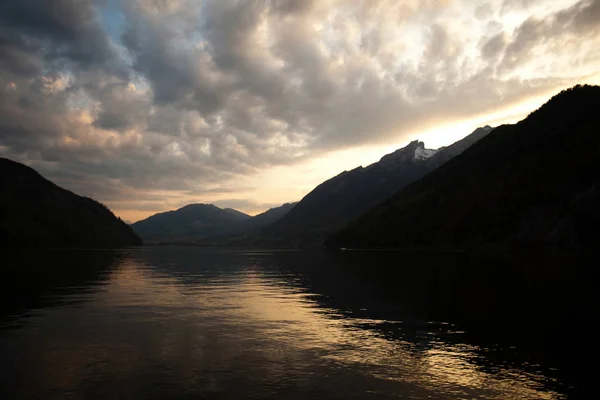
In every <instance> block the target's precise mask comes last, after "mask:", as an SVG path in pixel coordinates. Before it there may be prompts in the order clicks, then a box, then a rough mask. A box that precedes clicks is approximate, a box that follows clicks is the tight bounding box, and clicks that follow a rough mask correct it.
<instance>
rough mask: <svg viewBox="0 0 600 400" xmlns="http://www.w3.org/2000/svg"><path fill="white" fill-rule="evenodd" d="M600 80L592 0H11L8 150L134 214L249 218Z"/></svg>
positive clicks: (2, 34)
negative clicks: (388, 158) (393, 156)
mask: <svg viewBox="0 0 600 400" xmlns="http://www.w3.org/2000/svg"><path fill="white" fill-rule="evenodd" d="M578 83H592V84H600V0H579V1H577V0H490V1H485V0H483V1H474V0H422V1H418V0H405V1H402V0H53V1H45V0H3V1H2V2H0V157H7V158H10V159H13V160H16V161H19V162H23V163H25V164H27V165H29V166H31V167H33V168H35V169H37V170H38V171H39V172H40V173H42V174H43V175H44V176H45V177H47V178H48V179H51V180H52V181H54V182H55V183H57V184H59V185H61V186H63V187H65V188H67V189H70V190H72V191H74V192H76V193H78V194H81V195H85V196H89V197H92V198H94V199H96V200H98V201H101V202H102V203H104V204H106V205H107V206H109V207H110V208H111V209H112V210H113V211H114V212H115V214H117V215H119V216H120V217H122V218H123V219H126V220H129V221H137V220H139V219H142V218H145V217H147V216H149V215H152V214H154V213H157V212H162V211H166V210H171V209H176V208H179V207H181V206H183V205H186V204H189V203H214V204H216V205H218V206H221V207H233V208H236V209H239V210H241V211H244V212H247V213H249V214H256V213H258V212H261V211H264V210H266V209H268V208H270V207H273V206H277V205H280V204H283V203H285V202H290V201H297V200H300V199H301V198H302V197H303V196H304V195H305V194H307V193H308V192H309V191H310V190H311V189H313V188H314V187H315V186H316V185H318V184H319V183H321V182H322V181H324V180H326V179H328V178H330V177H332V176H335V175H337V174H338V173H340V172H342V171H344V170H348V169H353V168H355V167H357V166H359V165H367V164H369V163H372V162H375V161H377V160H378V159H380V158H381V157H382V156H383V155H385V154H386V153H389V152H392V151H394V150H395V149H397V148H400V147H402V146H404V145H406V144H407V143H408V142H410V141H411V140H414V139H420V140H423V141H424V142H425V144H426V146H427V147H428V148H437V147H440V146H444V145H448V144H451V143H452V142H454V141H456V140H458V139H460V138H462V137H464V136H466V135H467V134H469V133H470V132H472V131H473V130H475V129H476V128H477V127H479V126H483V125H487V124H489V125H492V126H497V125H499V124H502V123H512V122H516V121H518V120H520V119H522V118H523V117H525V116H526V115H527V114H528V113H529V112H531V111H533V110H534V109H536V108H537V107H539V106H540V105H541V104H543V103H544V102H545V101H546V100H547V99H548V98H549V97H550V96H551V95H553V94H556V93H557V92H558V91H560V90H562V89H565V88H567V87H570V86H573V85H575V84H578Z"/></svg>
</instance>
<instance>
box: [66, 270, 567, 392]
mask: <svg viewBox="0 0 600 400" xmlns="http://www.w3.org/2000/svg"><path fill="white" fill-rule="evenodd" d="M196 278H200V279H198V280H197V282H195V283H182V281H185V279H186V277H182V278H181V279H179V278H177V277H172V276H166V275H161V274H157V273H156V272H155V271H154V270H153V269H152V268H149V267H147V266H145V265H142V264H140V263H138V262H135V261H132V260H130V261H128V262H126V263H124V264H123V265H122V267H121V268H120V269H118V270H117V271H115V272H114V274H113V276H112V277H111V279H110V283H109V285H108V287H107V290H106V291H104V292H100V293H99V296H98V298H97V299H96V302H97V304H98V306H101V307H106V306H119V307H122V308H125V309H127V308H128V307H130V308H144V307H148V308H151V309H152V310H155V312H154V313H149V314H148V315H147V318H148V320H160V319H161V318H163V317H164V315H166V314H169V313H177V314H178V317H177V318H179V320H180V322H181V321H184V324H185V323H187V324H189V326H190V327H192V326H193V325H194V321H196V320H198V319H202V318H208V317H211V316H215V315H216V316H217V317H218V321H216V322H215V323H218V324H221V325H222V327H217V331H218V332H220V333H219V334H218V335H213V336H212V337H211V336H210V334H207V333H206V332H205V331H203V330H202V329H199V330H193V329H192V328H190V330H189V334H185V333H181V331H180V332H178V333H172V334H171V335H169V334H165V336H163V337H162V338H161V339H160V340H159V341H157V342H155V343H151V346H150V347H153V348H156V349H158V351H160V352H161V355H160V356H161V357H163V358H164V359H166V360H168V359H169V358H170V357H177V358H178V361H177V363H176V365H178V370H177V376H179V379H180V380H181V383H182V384H186V385H189V386H190V387H194V385H197V379H198V376H197V373H196V370H195V365H197V364H198V363H203V362H204V363H205V362H206V360H207V359H208V358H210V357H212V358H211V362H212V363H217V364H218V365H219V368H235V360H236V359H238V358H239V357H240V356H241V355H242V354H245V353H248V352H257V354H258V353H260V357H261V359H262V360H266V362H264V363H263V365H262V367H261V368H262V373H263V374H264V375H269V376H271V377H279V378H281V377H283V376H284V375H285V373H286V371H285V369H286V366H288V365H291V364H294V363H299V364H301V363H303V362H304V363H306V362H311V361H310V359H309V360H305V359H303V358H302V357H301V356H299V354H302V352H303V351H305V352H309V353H310V354H311V357H314V358H313V361H312V362H316V361H317V360H321V361H322V362H327V363H330V364H331V365H334V366H339V367H340V368H345V369H348V370H352V371H359V372H360V374H362V375H370V376H371V377H372V378H374V379H377V380H378V381H380V382H382V385H383V386H384V387H385V388H386V389H385V390H386V391H388V392H389V391H393V390H394V384H395V383H402V384H404V385H406V384H409V385H413V386H415V387H419V388H422V389H423V390H424V391H425V392H427V393H430V394H431V393H433V396H434V398H435V394H438V395H440V394H443V397H444V398H486V399H509V398H510V399H557V398H560V397H559V395H558V394H556V393H553V392H548V391H544V390H543V387H542V385H541V384H540V383H539V382H540V381H543V379H542V378H541V377H536V376H534V375H531V374H526V373H524V372H522V371H517V370H510V369H504V370H499V371H498V372H497V373H494V374H490V373H487V372H484V371H482V369H481V367H479V366H478V365H477V364H476V363H475V362H474V358H476V357H477V354H478V353H479V352H480V349H479V348H477V347H475V346H470V345H460V344H449V343H445V342H443V341H441V340H437V341H436V340H431V341H430V343H429V344H428V345H418V344H415V343H411V342H409V341H404V340H400V339H398V338H394V339H390V338H386V337H384V336H383V335H382V334H381V333H380V332H379V331H378V329H377V325H379V324H384V323H385V324H389V323H394V322H398V321H385V320H373V319H359V318H348V317H347V316H345V315H342V314H341V313H340V311H338V310H335V309H329V308H324V307H323V306H321V305H319V304H318V303H317V301H316V300H315V299H314V298H313V296H311V293H308V292H307V291H306V289H302V288H299V287H296V286H293V285H290V284H289V280H288V279H286V277H282V276H276V275H273V274H269V273H266V272H265V271H262V270H261V267H260V266H251V267H248V268H245V269H242V270H240V271H239V272H238V273H235V274H228V275H223V276H218V277H211V278H206V279H201V278H202V277H201V276H197V277H196ZM365 325H368V326H369V327H371V329H365V328H364V326H365ZM398 326H399V327H401V326H402V324H398ZM165 328H168V327H165ZM165 332H168V329H166V330H165ZM244 332H247V334H248V335H247V336H248V338H246V339H244V340H245V342H244V346H242V347H241V348H240V347H237V348H236V346H235V343H236V340H238V339H237V337H238V336H240V335H244ZM207 343H208V344H211V343H212V344H214V343H222V344H229V347H228V346H225V347H221V348H219V352H220V353H219V354H218V355H214V354H208V356H207V353H210V352H211V351H212V350H211V349H210V348H209V347H207V346H206V344H207ZM118 351H119V352H122V354H124V355H126V354H127V349H126V348H123V349H118ZM75 353H77V352H75ZM78 354H81V353H78ZM182 354H187V357H188V360H187V361H188V362H187V363H186V362H183V363H182V362H181V357H182ZM209 356H210V357H209ZM136 357H139V355H137V356H136ZM133 358H134V357H133ZM131 360H132V358H130V360H129V361H131ZM127 361H128V359H127V357H126V356H125V359H124V362H123V363H122V364H121V368H122V370H121V371H120V373H121V374H127V373H128V371H129V372H131V371H135V369H136V368H137V366H136V364H137V363H136V362H131V363H129V364H128V362H127ZM72 362H74V363H76V364H79V363H78V362H77V361H76V360H72ZM211 379H212V383H211ZM273 379H275V378H273ZM206 380H207V381H206V382H205V384H206V385H208V386H206V387H209V388H212V389H216V388H218V386H219V384H218V382H217V380H216V378H215V377H214V376H212V378H211V375H210V374H207V377H206ZM186 381H187V382H186ZM211 385H212V386H211ZM402 387H403V388H404V387H405V386H402ZM397 394H398V395H400V394H402V393H397ZM411 398H421V397H419V395H417V394H415V395H414V397H411Z"/></svg>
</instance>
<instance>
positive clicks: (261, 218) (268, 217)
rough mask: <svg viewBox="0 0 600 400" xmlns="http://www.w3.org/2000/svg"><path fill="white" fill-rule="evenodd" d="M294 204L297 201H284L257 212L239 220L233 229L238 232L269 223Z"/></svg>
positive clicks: (254, 228) (276, 219)
mask: <svg viewBox="0 0 600 400" xmlns="http://www.w3.org/2000/svg"><path fill="white" fill-rule="evenodd" d="M296 204H298V203H285V204H284V205H282V206H279V207H274V208H271V209H269V210H267V211H265V212H264V213H262V214H257V215H255V216H254V217H252V218H248V219H246V220H244V221H242V222H240V223H239V224H237V225H238V226H237V227H236V228H235V230H236V231H238V232H240V231H241V232H250V231H253V230H256V229H259V228H262V227H265V226H267V225H270V224H272V223H274V222H276V221H278V220H279V219H280V218H282V217H283V216H284V215H286V214H287V213H288V212H290V210H292V209H293V208H294V207H295V206H296Z"/></svg>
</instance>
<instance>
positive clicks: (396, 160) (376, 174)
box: [250, 126, 492, 247]
mask: <svg viewBox="0 0 600 400" xmlns="http://www.w3.org/2000/svg"><path fill="white" fill-rule="evenodd" d="M491 131H492V128H490V127H489V126H486V127H484V128H479V129H477V130H476V131H475V132H473V133H472V134H471V135H469V136H467V137H466V138H464V139H462V140H461V141H459V142H456V143H454V144H453V145H451V146H448V147H443V148H441V149H438V150H432V149H426V148H425V145H424V143H423V142H420V141H413V142H411V143H410V144H409V145H408V146H406V147H404V148H402V149H399V150H397V151H395V152H393V153H391V154H388V155H386V156H384V157H383V158H382V159H381V160H380V161H379V162H376V163H374V164H371V165H369V166H368V167H366V168H363V167H358V168H356V169H353V170H351V171H345V172H343V173H341V174H339V175H338V176H336V177H334V178H331V179H329V180H327V181H325V182H323V183H322V184H320V185H319V186H317V187H316V188H315V189H314V190H313V191H312V192H310V193H309V194H308V195H306V196H305V197H304V198H303V199H302V200H301V201H300V202H299V203H298V204H297V205H296V206H295V207H294V208H293V209H292V210H290V212H289V213H287V214H286V215H285V216H283V217H282V218H281V219H279V220H278V221H277V222H275V223H273V224H271V225H269V226H267V227H266V228H265V229H263V230H262V231H261V232H260V234H259V235H257V236H256V237H254V238H253V239H251V240H250V244H253V245H270V246H289V247H298V246H314V245H320V244H321V243H323V241H324V240H325V239H326V238H327V237H328V236H329V235H331V234H332V233H334V232H335V231H337V230H338V229H340V228H342V227H343V226H344V225H345V224H346V223H348V222H349V221H350V220H352V219H353V218H356V217H358V216H359V215H360V214H361V213H363V212H365V211H367V210H368V209H370V208H372V207H374V206H375V205H377V204H378V203H380V202H382V201H384V200H385V199H387V198H388V197H389V196H391V195H392V194H394V193H395V192H397V191H398V190H399V189H401V188H402V187H404V186H406V185H408V184H409V183H411V182H414V181H416V180H417V179H419V178H421V177H422V176H424V175H425V174H427V173H428V172H430V171H432V170H434V169H436V168H437V167H439V166H440V165H442V164H444V163H445V162H447V161H448V160H450V159H451V158H452V157H454V156H456V155H457V154H460V153H461V152H462V151H464V150H465V149H466V148H468V147H469V146H470V145H472V144H473V143H475V142H476V141H477V140H479V139H481V138H482V137H484V136H485V135H487V134H488V133H489V132H491Z"/></svg>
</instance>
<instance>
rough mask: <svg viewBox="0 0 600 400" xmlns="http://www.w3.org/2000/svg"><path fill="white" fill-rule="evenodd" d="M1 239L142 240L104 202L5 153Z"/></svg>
mask: <svg viewBox="0 0 600 400" xmlns="http://www.w3.org/2000/svg"><path fill="white" fill-rule="evenodd" d="M0 243H1V245H2V246H4V247H32V246H35V247H120V246H132V245H139V244H141V240H140V238H139V237H137V236H136V234H135V233H134V232H133V230H132V229H131V228H130V227H129V226H128V225H127V224H126V223H124V222H123V221H121V220H120V219H119V218H117V217H115V215H114V214H113V213H112V212H111V211H110V210H109V209H108V208H106V207H105V206H104V205H102V204H100V203H98V202H97V201H94V200H92V199H89V198H87V197H82V196H78V195H76V194H74V193H72V192H70V191H68V190H66V189H63V188H61V187H59V186H57V185H55V184H54V183H52V182H50V181H49V180H47V179H45V178H44V177H42V176H41V175H40V174H39V173H37V172H36V171H35V170H33V169H31V168H29V167H27V166H25V165H23V164H20V163H17V162H14V161H11V160H8V159H5V158H0Z"/></svg>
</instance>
